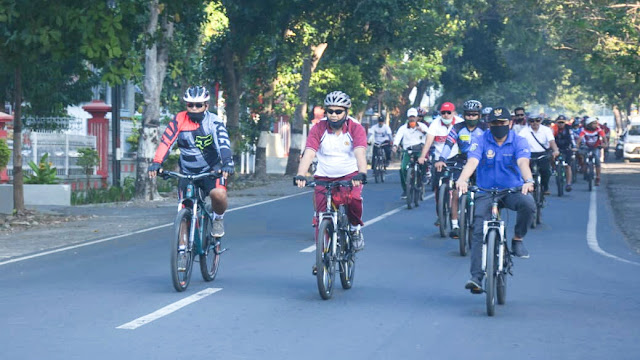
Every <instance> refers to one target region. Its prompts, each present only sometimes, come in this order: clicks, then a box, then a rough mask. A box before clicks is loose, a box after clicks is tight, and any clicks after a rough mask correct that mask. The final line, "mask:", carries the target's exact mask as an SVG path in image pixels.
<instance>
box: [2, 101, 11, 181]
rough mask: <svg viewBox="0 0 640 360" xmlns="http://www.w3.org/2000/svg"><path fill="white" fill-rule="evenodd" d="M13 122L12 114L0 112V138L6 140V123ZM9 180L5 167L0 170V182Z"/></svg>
mask: <svg viewBox="0 0 640 360" xmlns="http://www.w3.org/2000/svg"><path fill="white" fill-rule="evenodd" d="M8 123H13V116H11V115H9V114H5V113H3V112H0V139H5V141H7V140H8V139H7V124H8ZM7 182H9V175H7V169H4V170H2V171H0V184H4V183H7Z"/></svg>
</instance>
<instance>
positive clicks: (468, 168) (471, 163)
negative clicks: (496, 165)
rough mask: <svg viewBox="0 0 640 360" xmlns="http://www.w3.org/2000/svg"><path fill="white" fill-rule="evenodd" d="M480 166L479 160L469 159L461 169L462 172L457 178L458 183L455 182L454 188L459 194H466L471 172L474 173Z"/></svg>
mask: <svg viewBox="0 0 640 360" xmlns="http://www.w3.org/2000/svg"><path fill="white" fill-rule="evenodd" d="M478 164H480V160H478V159H476V158H469V159H468V160H467V163H466V164H465V165H464V167H463V168H462V172H461V173H460V177H458V181H456V188H457V189H458V191H460V192H461V193H463V194H464V193H466V192H467V190H468V188H469V178H470V177H471V175H473V172H474V171H476V168H477V167H478Z"/></svg>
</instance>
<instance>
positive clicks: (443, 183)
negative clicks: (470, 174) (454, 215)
mask: <svg viewBox="0 0 640 360" xmlns="http://www.w3.org/2000/svg"><path fill="white" fill-rule="evenodd" d="M445 164H446V165H445V167H444V169H443V170H442V176H441V177H440V180H439V181H438V193H437V194H436V195H437V196H438V199H437V204H438V208H437V211H438V219H439V220H440V237H446V236H447V235H448V234H447V231H450V230H451V201H452V199H453V196H452V195H453V191H456V186H455V180H456V179H457V177H458V176H460V171H462V167H460V166H455V165H456V162H455V161H447V162H446V163H445Z"/></svg>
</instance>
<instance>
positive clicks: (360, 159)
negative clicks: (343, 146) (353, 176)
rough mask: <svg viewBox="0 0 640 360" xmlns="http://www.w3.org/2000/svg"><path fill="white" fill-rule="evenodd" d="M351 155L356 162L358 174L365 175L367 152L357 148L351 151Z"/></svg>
mask: <svg viewBox="0 0 640 360" xmlns="http://www.w3.org/2000/svg"><path fill="white" fill-rule="evenodd" d="M353 154H354V155H355V156H356V162H357V164H358V172H359V173H364V174H366V173H367V152H366V150H365V148H362V147H358V148H355V149H354V150H353Z"/></svg>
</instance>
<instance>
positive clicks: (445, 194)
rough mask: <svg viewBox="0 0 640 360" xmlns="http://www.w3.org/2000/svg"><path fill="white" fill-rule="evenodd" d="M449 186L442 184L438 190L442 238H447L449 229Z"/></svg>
mask: <svg viewBox="0 0 640 360" xmlns="http://www.w3.org/2000/svg"><path fill="white" fill-rule="evenodd" d="M449 211H450V210H449V185H448V184H447V183H444V182H443V183H442V185H441V186H440V188H439V189H438V219H440V237H446V236H447V230H448V229H449Z"/></svg>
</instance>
